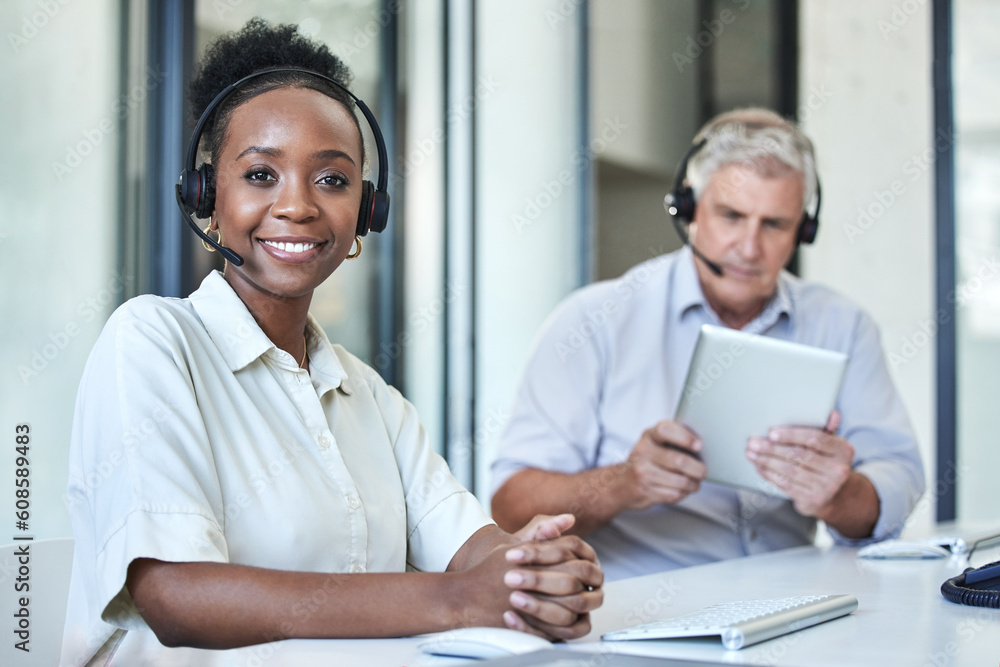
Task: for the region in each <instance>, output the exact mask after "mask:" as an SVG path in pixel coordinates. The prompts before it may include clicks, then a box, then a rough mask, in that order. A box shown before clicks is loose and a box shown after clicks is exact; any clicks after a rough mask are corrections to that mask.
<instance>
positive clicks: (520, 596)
mask: <svg viewBox="0 0 1000 667" xmlns="http://www.w3.org/2000/svg"><path fill="white" fill-rule="evenodd" d="M510 603H511V604H512V605H514V606H515V607H518V608H521V607H527V606H528V596H527V595H525V594H524V593H521V592H520V591H516V592H514V593H511V594H510Z"/></svg>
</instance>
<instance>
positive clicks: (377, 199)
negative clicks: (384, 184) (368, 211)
mask: <svg viewBox="0 0 1000 667" xmlns="http://www.w3.org/2000/svg"><path fill="white" fill-rule="evenodd" d="M388 224H389V193H388V192H383V191H382V190H376V191H375V194H374V196H373V198H372V218H371V223H370V225H369V228H370V229H371V231H373V232H381V231H382V230H384V229H385V228H386V225H388Z"/></svg>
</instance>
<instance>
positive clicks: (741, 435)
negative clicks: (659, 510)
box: [674, 324, 847, 496]
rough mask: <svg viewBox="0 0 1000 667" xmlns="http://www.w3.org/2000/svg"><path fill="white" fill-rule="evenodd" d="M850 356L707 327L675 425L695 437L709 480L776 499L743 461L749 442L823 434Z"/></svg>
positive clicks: (701, 335)
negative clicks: (777, 431)
mask: <svg viewBox="0 0 1000 667" xmlns="http://www.w3.org/2000/svg"><path fill="white" fill-rule="evenodd" d="M846 367H847V355H846V354H843V353H842V352H834V351H832V350H824V349H821V348H817V347H810V346H808V345H800V344H798V343H790V342H788V341H783V340H778V339H776V338H769V337H767V336H757V335H754V334H747V333H743V332H742V331H737V330H735V329H727V328H725V327H715V326H711V325H707V324H706V325H704V326H702V328H701V331H700V332H699V335H698V342H697V344H696V345H695V350H694V356H693V357H692V358H691V365H690V366H689V367H688V373H687V379H686V380H685V382H684V391H683V393H682V394H681V400H680V405H678V406H677V413H676V415H675V416H674V420H675V421H677V422H679V423H681V424H684V425H685V426H687V427H688V428H690V429H691V430H692V431H694V432H695V433H697V434H698V436H699V437H700V438H701V442H702V451H701V458H702V461H704V463H705V467H706V468H707V469H708V472H707V479H708V480H709V481H712V482H720V483H723V484H729V485H731V486H737V487H741V488H745V489H752V490H754V491H761V492H764V493H768V494H771V495H776V496H785V493H783V492H782V491H780V490H779V489H778V488H777V487H775V486H774V485H773V484H771V483H770V482H768V481H767V480H765V479H764V478H763V477H761V476H760V475H759V474H757V470H756V469H755V468H754V467H753V464H751V463H750V462H749V461H748V460H747V457H746V446H747V439H748V438H750V437H751V436H759V437H766V436H767V433H768V430H769V429H770V428H771V427H774V426H814V427H817V428H822V427H823V426H824V425H825V424H826V420H827V418H828V417H829V416H830V413H831V412H832V411H833V408H834V406H835V405H836V402H837V394H838V392H839V391H840V383H841V380H842V379H843V377H844V369H845V368H846Z"/></svg>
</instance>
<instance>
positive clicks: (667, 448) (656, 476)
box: [624, 420, 705, 509]
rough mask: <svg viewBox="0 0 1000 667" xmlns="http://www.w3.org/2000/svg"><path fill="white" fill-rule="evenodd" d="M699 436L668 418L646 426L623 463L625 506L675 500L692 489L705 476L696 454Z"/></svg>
mask: <svg viewBox="0 0 1000 667" xmlns="http://www.w3.org/2000/svg"><path fill="white" fill-rule="evenodd" d="M699 451H701V440H699V439H698V437H697V436H696V435H695V434H694V433H692V432H691V431H690V430H688V429H687V428H686V427H684V426H682V425H681V424H678V423H677V422H675V421H672V420H664V421H661V422H659V423H657V424H655V425H654V426H652V427H651V428H648V429H646V430H645V431H644V432H643V434H642V437H640V438H639V442H637V443H636V444H635V447H633V448H632V453H631V454H629V457H628V461H627V462H626V463H625V464H624V465H625V466H626V470H627V471H628V477H629V486H630V487H631V489H632V497H631V498H630V502H629V506H630V507H631V508H633V509H645V508H647V507H649V506H650V505H655V504H657V503H676V502H678V501H680V500H683V499H684V498H686V497H687V496H689V495H690V494H692V493H694V492H695V491H697V490H698V488H699V487H700V486H701V482H702V480H703V479H705V464H704V463H702V462H701V459H700V458H699V457H698V452H699Z"/></svg>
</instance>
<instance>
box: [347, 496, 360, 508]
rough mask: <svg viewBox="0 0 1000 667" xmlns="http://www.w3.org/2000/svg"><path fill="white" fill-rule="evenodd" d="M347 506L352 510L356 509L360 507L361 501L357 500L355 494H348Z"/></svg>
mask: <svg viewBox="0 0 1000 667" xmlns="http://www.w3.org/2000/svg"><path fill="white" fill-rule="evenodd" d="M347 506H348V507H350V508H351V509H352V510H356V509H358V508H359V507H361V501H360V500H358V497H357V496H348V497H347Z"/></svg>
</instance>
